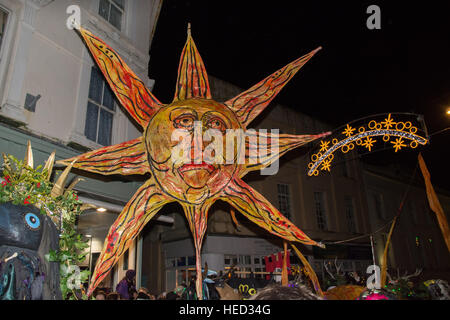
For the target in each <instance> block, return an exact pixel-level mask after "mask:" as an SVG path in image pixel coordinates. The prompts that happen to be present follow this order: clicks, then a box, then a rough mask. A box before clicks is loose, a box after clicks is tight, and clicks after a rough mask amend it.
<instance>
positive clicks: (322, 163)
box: [308, 113, 428, 176]
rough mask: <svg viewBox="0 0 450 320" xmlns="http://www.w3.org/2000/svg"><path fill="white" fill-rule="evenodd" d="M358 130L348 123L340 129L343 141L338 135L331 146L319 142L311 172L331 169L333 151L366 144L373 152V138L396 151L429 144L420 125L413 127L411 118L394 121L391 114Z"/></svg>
mask: <svg viewBox="0 0 450 320" xmlns="http://www.w3.org/2000/svg"><path fill="white" fill-rule="evenodd" d="M355 131H356V128H353V127H352V126H350V125H349V124H347V125H346V127H345V129H344V131H342V132H341V133H342V134H343V135H344V136H345V138H344V139H342V140H341V141H339V139H337V138H334V139H332V140H331V146H330V147H329V146H328V144H329V142H330V141H327V142H324V141H320V146H319V152H317V153H314V154H313V155H312V156H311V162H310V163H309V164H308V175H309V176H317V175H319V168H320V170H321V171H328V172H329V171H330V165H331V162H332V161H333V158H334V152H336V151H337V150H341V151H342V153H347V152H349V151H351V150H353V149H354V148H355V144H356V145H358V146H362V147H365V148H366V149H368V150H369V152H370V151H372V147H373V146H374V144H375V142H377V140H376V139H373V137H377V136H382V137H383V141H384V142H390V143H391V144H393V148H394V150H395V152H397V151H399V150H401V149H402V147H410V148H412V149H414V148H417V146H418V145H419V144H421V145H425V144H427V143H428V140H427V139H425V138H423V137H421V136H420V135H418V134H417V127H415V126H413V125H412V123H411V122H410V121H406V122H403V121H397V122H395V121H394V119H393V118H392V117H391V114H390V113H389V114H388V116H387V118H385V119H384V121H380V122H377V121H376V120H371V121H369V123H368V124H367V126H366V125H362V126H360V127H359V128H358V130H357V131H356V132H355ZM391 137H396V140H395V141H389V140H390V139H391ZM403 139H408V140H409V145H407V144H405V140H403Z"/></svg>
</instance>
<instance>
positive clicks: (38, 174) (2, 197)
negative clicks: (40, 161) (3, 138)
mask: <svg viewBox="0 0 450 320" xmlns="http://www.w3.org/2000/svg"><path fill="white" fill-rule="evenodd" d="M2 169H3V177H2V178H3V181H2V182H1V185H0V203H5V202H12V203H13V204H15V205H28V204H31V205H34V206H36V207H38V208H40V210H41V214H43V215H48V216H49V217H50V218H51V219H52V221H53V222H54V223H55V225H56V227H57V228H58V229H59V230H60V239H59V250H58V251H53V250H51V251H50V252H49V253H48V254H47V255H46V259H47V260H48V261H52V262H59V263H60V274H61V275H60V276H61V277H60V278H61V280H60V282H61V291H62V295H63V298H64V299H70V300H74V299H78V298H77V295H76V294H75V292H74V289H69V288H68V286H67V283H69V281H70V279H71V277H74V276H75V271H71V272H68V270H72V269H73V268H72V269H70V268H69V267H70V266H75V265H78V264H79V263H81V262H82V261H84V259H85V258H86V254H85V253H82V251H83V250H84V249H86V248H87V247H89V245H88V244H87V241H84V240H82V238H81V235H80V234H78V233H77V230H76V224H75V223H76V218H77V216H79V215H80V214H81V210H80V207H81V201H79V200H78V196H77V194H76V193H75V192H74V191H66V192H65V193H64V194H63V195H61V196H58V197H56V198H55V197H52V196H51V191H52V188H53V183H52V182H50V181H47V179H46V178H47V177H48V174H49V173H48V172H47V170H46V169H43V168H42V166H38V167H37V168H36V169H33V168H31V167H29V166H27V165H26V163H25V162H24V161H21V160H18V159H16V158H15V157H14V156H12V155H9V156H8V157H7V164H5V163H4V164H3V168H2ZM80 277H81V284H83V283H86V282H87V280H88V277H89V271H82V272H81V273H80ZM80 289H81V288H80ZM81 298H82V299H87V296H86V294H85V293H84V292H82V294H81Z"/></svg>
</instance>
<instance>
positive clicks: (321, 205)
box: [314, 192, 328, 230]
mask: <svg viewBox="0 0 450 320" xmlns="http://www.w3.org/2000/svg"><path fill="white" fill-rule="evenodd" d="M314 205H315V209H316V219H317V227H318V228H319V229H320V230H328V226H327V216H326V209H325V193H324V192H314Z"/></svg>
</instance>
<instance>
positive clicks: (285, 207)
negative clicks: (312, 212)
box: [277, 183, 291, 219]
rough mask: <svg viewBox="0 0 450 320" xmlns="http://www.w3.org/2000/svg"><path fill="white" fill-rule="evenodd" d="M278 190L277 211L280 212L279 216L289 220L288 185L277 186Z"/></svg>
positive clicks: (289, 199) (289, 196)
mask: <svg viewBox="0 0 450 320" xmlns="http://www.w3.org/2000/svg"><path fill="white" fill-rule="evenodd" d="M277 189H278V209H279V210H280V212H281V214H282V215H283V216H285V217H286V218H288V219H289V217H290V216H291V206H290V201H291V195H290V192H289V185H288V184H281V183H279V184H277Z"/></svg>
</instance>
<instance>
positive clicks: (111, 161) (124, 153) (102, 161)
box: [56, 137, 150, 175]
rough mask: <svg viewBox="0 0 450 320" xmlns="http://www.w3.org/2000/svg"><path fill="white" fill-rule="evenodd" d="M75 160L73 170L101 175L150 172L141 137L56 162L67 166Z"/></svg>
mask: <svg viewBox="0 0 450 320" xmlns="http://www.w3.org/2000/svg"><path fill="white" fill-rule="evenodd" d="M75 159H76V160H77V162H75V164H74V165H73V167H74V168H78V169H83V170H86V171H89V172H93V173H99V174H103V175H111V174H122V175H130V174H146V173H147V172H150V167H149V165H148V162H147V154H146V151H145V146H144V142H143V137H139V138H137V139H134V140H130V141H127V142H123V143H120V144H116V145H113V146H107V147H103V148H100V149H97V150H94V151H90V152H86V153H84V154H82V155H79V156H76V157H73V158H70V159H65V160H60V161H57V162H56V163H57V164H62V165H66V166H67V165H69V164H70V163H71V162H72V161H73V160H75Z"/></svg>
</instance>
